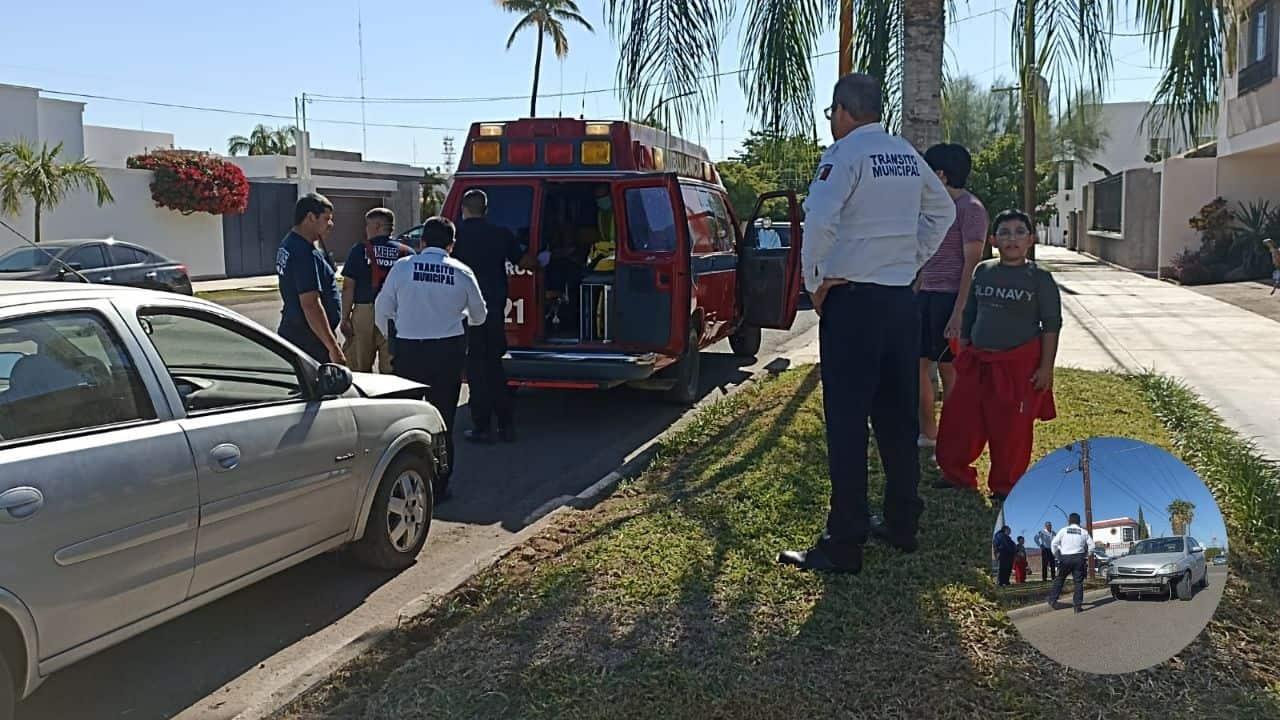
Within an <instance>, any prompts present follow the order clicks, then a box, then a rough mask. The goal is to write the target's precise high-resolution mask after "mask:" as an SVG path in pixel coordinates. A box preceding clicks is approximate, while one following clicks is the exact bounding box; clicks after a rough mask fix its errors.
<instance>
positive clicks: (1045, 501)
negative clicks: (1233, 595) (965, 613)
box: [991, 438, 1229, 674]
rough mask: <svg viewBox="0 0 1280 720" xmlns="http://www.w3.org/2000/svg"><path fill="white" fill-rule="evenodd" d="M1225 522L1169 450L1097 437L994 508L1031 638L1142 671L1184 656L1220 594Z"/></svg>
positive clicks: (1061, 652)
mask: <svg viewBox="0 0 1280 720" xmlns="http://www.w3.org/2000/svg"><path fill="white" fill-rule="evenodd" d="M1228 551H1229V543H1228V541H1227V530H1226V526H1225V525H1224V523H1223V520H1222V514H1221V513H1220V512H1219V511H1218V504H1217V502H1215V501H1214V499H1213V495H1212V493H1210V492H1209V488H1207V487H1206V486H1205V484H1204V482H1203V481H1201V480H1200V477H1199V476H1198V475H1196V473H1195V472H1194V471H1193V470H1191V468H1189V467H1187V466H1186V465H1184V464H1183V463H1182V462H1181V461H1180V460H1178V459H1177V458H1175V457H1174V456H1172V455H1170V454H1169V453H1167V452H1165V451H1164V450H1161V449H1160V448H1157V447H1155V446H1153V445H1149V444H1147V443H1143V442H1139V441H1136V440H1128V439H1124V438H1096V439H1092V440H1086V441H1083V442H1079V443H1076V444H1074V445H1071V446H1069V447H1066V448H1063V449H1061V450H1058V451H1057V452H1055V453H1052V454H1051V455H1049V456H1047V457H1045V458H1044V459H1043V460H1041V461H1040V462H1038V463H1036V465H1035V466H1034V467H1032V468H1031V469H1030V470H1028V471H1027V473H1026V474H1025V475H1023V476H1022V479H1020V480H1019V481H1018V484H1017V485H1016V486H1015V487H1014V489H1013V492H1012V493H1010V494H1009V497H1008V499H1007V500H1006V501H1005V502H1004V504H1003V506H1002V507H1001V509H1000V512H999V513H998V515H997V517H996V525H995V531H994V534H993V536H992V542H991V557H992V573H993V575H994V577H995V579H996V582H997V583H998V584H999V585H1000V586H1001V591H1002V592H1005V593H1008V594H1009V596H1010V597H1009V599H1010V600H1011V602H1008V603H1005V604H1006V606H1009V607H1012V608H1013V609H1011V610H1010V611H1009V617H1010V619H1011V620H1013V624H1014V625H1015V626H1016V627H1017V628H1018V631H1019V632H1020V633H1021V634H1022V637H1023V638H1024V639H1025V640H1026V641H1027V642H1029V643H1031V644H1032V645H1033V646H1034V647H1035V648H1036V649H1037V650H1039V651H1040V652H1041V653H1043V654H1045V655H1047V656H1048V657H1050V658H1052V659H1053V660H1056V661H1058V662H1059V663H1061V664H1063V665H1066V666H1067V667H1070V668H1073V669H1076V670H1082V671H1084V672H1090V673H1097V674H1116V673H1128V672H1136V671H1138V670H1144V669H1146V668H1149V667H1152V666H1153V665H1158V664H1160V663H1162V662H1164V661H1166V660H1168V659H1170V658H1172V657H1173V656H1174V655H1177V654H1178V653H1179V652H1181V651H1182V649H1183V648H1185V647H1186V646H1187V645H1188V644H1190V643H1191V641H1192V640H1194V639H1195V638H1196V637H1197V636H1198V635H1199V634H1200V633H1201V631H1203V630H1204V627H1205V625H1207V624H1208V623H1209V620H1210V618H1212V617H1213V613H1214V611H1215V610H1217V608H1218V602H1219V601H1220V600H1221V599H1222V590H1223V586H1224V585H1225V583H1226V581H1227V552H1228Z"/></svg>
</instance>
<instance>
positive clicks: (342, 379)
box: [316, 363, 355, 400]
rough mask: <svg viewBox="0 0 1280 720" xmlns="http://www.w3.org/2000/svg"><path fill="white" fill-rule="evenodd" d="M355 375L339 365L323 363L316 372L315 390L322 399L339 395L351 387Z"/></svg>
mask: <svg viewBox="0 0 1280 720" xmlns="http://www.w3.org/2000/svg"><path fill="white" fill-rule="evenodd" d="M353 382H355V377H354V376H352V374H351V371H350V370H348V369H347V368H345V367H343V366H341V365H335V364H333V363H325V364H323V365H321V366H320V369H319V371H318V372H317V373H316V391H317V392H318V393H319V394H320V398H321V399H322V400H328V399H331V398H336V397H340V396H341V395H344V394H345V393H346V392H347V391H348V390H350V389H351V385H352V383H353Z"/></svg>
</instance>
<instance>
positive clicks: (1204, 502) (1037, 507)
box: [1005, 438, 1227, 546]
mask: <svg viewBox="0 0 1280 720" xmlns="http://www.w3.org/2000/svg"><path fill="white" fill-rule="evenodd" d="M1089 446H1090V449H1089V458H1090V469H1091V472H1090V477H1091V485H1092V489H1093V519H1094V521H1095V522H1097V521H1101V520H1106V519H1111V518H1118V517H1126V516H1127V517H1131V518H1133V519H1135V520H1136V519H1137V517H1138V507H1139V506H1141V507H1142V511H1143V513H1144V514H1145V518H1144V519H1145V520H1146V521H1147V523H1148V524H1149V525H1150V526H1151V532H1152V534H1153V535H1166V534H1168V533H1169V532H1170V526H1169V518H1168V516H1167V513H1166V512H1165V508H1167V507H1168V506H1169V503H1170V502H1171V501H1172V500H1173V499H1175V498H1177V499H1183V500H1190V501H1191V502H1192V503H1193V504H1194V505H1195V506H1196V507H1195V516H1194V518H1193V519H1192V521H1191V536H1192V537H1194V538H1196V539H1197V540H1199V541H1200V542H1201V543H1204V544H1209V543H1212V542H1213V539H1214V538H1215V537H1216V538H1217V539H1218V542H1219V543H1220V544H1223V545H1224V546H1225V544H1226V542H1227V539H1226V538H1227V531H1226V528H1225V526H1224V525H1223V521H1222V515H1221V513H1220V512H1219V511H1218V505H1217V503H1216V502H1215V501H1214V499H1213V496H1212V495H1211V494H1210V492H1209V489H1208V488H1207V487H1205V484H1204V482H1202V481H1201V480H1200V478H1199V476H1197V475H1196V474H1195V472H1194V471H1192V470H1191V469H1190V468H1188V467H1187V466H1186V465H1184V464H1183V463H1182V462H1181V461H1180V460H1178V459H1177V458H1175V457H1174V456H1172V455H1170V454H1169V453H1167V452H1165V451H1164V450H1161V449H1159V448H1157V447H1154V446H1151V445H1147V444H1146V443H1142V442H1138V441H1136V440H1128V439H1122V438H1102V439H1095V440H1092V441H1090V443H1089ZM1079 462H1080V450H1079V445H1074V446H1072V447H1069V448H1064V449H1062V450H1058V451H1057V452H1054V453H1052V454H1051V455H1049V456H1048V457H1046V458H1044V459H1043V460H1041V461H1040V462H1038V463H1036V464H1035V465H1034V466H1033V467H1032V468H1031V469H1030V470H1029V471H1028V472H1027V474H1026V475H1024V476H1023V477H1022V479H1021V480H1019V481H1018V484H1017V485H1016V486H1015V487H1014V489H1013V493H1012V494H1011V495H1010V496H1009V499H1008V501H1007V502H1006V503H1005V524H1007V525H1008V526H1009V527H1010V529H1012V530H1013V535H1014V537H1017V536H1018V535H1025V536H1026V538H1027V544H1028V545H1033V544H1034V543H1033V541H1032V537H1033V536H1034V535H1035V533H1036V531H1037V530H1039V529H1040V528H1041V527H1043V526H1044V523H1045V521H1049V522H1052V523H1053V528H1054V530H1059V529H1061V528H1062V527H1063V526H1064V525H1065V524H1066V520H1065V518H1064V517H1063V513H1062V512H1061V511H1060V510H1059V509H1058V508H1056V507H1054V506H1055V505H1059V506H1061V508H1062V510H1065V511H1066V512H1067V513H1072V512H1078V513H1080V517H1081V518H1083V517H1084V495H1083V483H1082V474H1081V473H1080V471H1079V469H1078V468H1079Z"/></svg>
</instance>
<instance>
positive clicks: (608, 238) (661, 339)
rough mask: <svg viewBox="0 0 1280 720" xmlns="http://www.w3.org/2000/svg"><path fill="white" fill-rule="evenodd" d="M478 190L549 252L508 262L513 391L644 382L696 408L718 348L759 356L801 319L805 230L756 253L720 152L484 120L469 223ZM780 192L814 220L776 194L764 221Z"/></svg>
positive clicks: (459, 186)
mask: <svg viewBox="0 0 1280 720" xmlns="http://www.w3.org/2000/svg"><path fill="white" fill-rule="evenodd" d="M473 188H479V189H482V190H484V191H485V193H486V194H487V195H488V197H489V221H490V222H493V223H495V224H498V225H503V226H505V227H507V228H508V229H510V230H511V231H512V232H513V233H515V234H516V236H517V237H518V238H519V239H520V242H521V243H522V245H523V246H525V247H526V248H529V249H530V250H529V253H530V255H531V256H536V257H537V258H538V261H539V262H538V269H537V270H536V271H528V270H523V269H519V268H517V267H515V266H508V268H507V270H508V273H509V275H510V278H509V280H510V289H509V293H508V296H509V299H508V301H507V306H506V307H505V308H503V309H500V311H502V312H504V313H505V317H506V324H507V342H508V346H509V351H508V355H507V357H506V360H505V363H506V369H507V373H508V376H509V378H510V383H511V384H512V385H515V386H525V387H541V388H564V389H604V388H612V387H617V386H619V385H631V386H635V387H642V388H647V389H654V390H662V391H664V392H666V395H667V397H668V398H669V399H671V400H672V401H674V402H678V403H682V404H689V403H692V402H694V401H695V400H696V399H697V397H698V388H699V374H700V373H699V370H700V351H701V350H702V349H703V348H706V347H708V346H710V345H713V344H715V343H717V342H719V341H720V340H723V339H725V338H728V339H729V341H730V345H731V346H732V348H733V351H734V352H735V353H736V354H739V355H744V356H754V355H755V354H756V353H757V352H758V351H759V348H760V331H761V329H762V328H773V329H780V330H786V329H790V327H791V324H792V322H793V321H794V320H795V315H796V298H797V295H798V293H799V290H800V288H801V281H800V248H801V238H800V234H799V233H796V234H795V236H794V237H793V238H792V239H791V242H790V243H789V245H788V246H787V247H781V248H765V249H761V248H757V247H750V246H749V245H748V244H747V243H746V242H744V239H743V235H742V228H743V227H744V225H743V224H740V223H739V222H738V219H737V218H736V217H734V214H733V210H732V208H731V207H730V205H729V199H728V196H727V195H726V193H725V189H724V187H723V186H722V185H721V184H720V180H719V176H718V174H717V173H716V170H715V166H714V165H713V164H712V163H711V160H710V156H709V155H708V154H707V152H706V150H705V149H703V148H701V147H699V146H697V145H694V144H692V143H689V142H686V141H684V140H681V139H679V138H677V137H674V136H672V135H670V134H668V133H666V132H663V131H660V130H656V129H654V128H650V127H646V126H643V125H638V124H635V123H629V122H613V121H602V122H593V121H588V120H580V119H566V118H557V119H524V120H515V121H510V122H485V123H476V124H474V125H473V126H472V127H471V130H470V132H469V134H468V137H467V142H466V145H465V147H464V148H463V154H462V158H461V161H460V162H459V165H458V171H457V173H456V174H455V175H454V177H453V185H452V187H451V188H450V191H449V195H448V198H447V199H446V201H445V206H444V213H443V214H444V215H445V216H446V217H449V218H451V219H453V220H455V221H460V220H461V212H462V211H461V201H462V196H463V194H464V193H466V192H467V191H468V190H471V189H473ZM774 198H784V199H785V201H786V203H787V204H788V206H789V211H790V220H791V227H793V228H799V227H801V225H800V217H799V206H798V204H797V201H796V197H795V194H794V193H788V192H777V193H769V194H766V195H764V196H761V199H760V202H759V203H757V206H756V214H757V215H758V214H760V212H761V207H762V206H763V204H764V201H766V200H771V199H774ZM755 220H756V218H751V224H752V225H754V222H755ZM493 310H494V309H493V308H491V311H493Z"/></svg>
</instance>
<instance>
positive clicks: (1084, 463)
mask: <svg viewBox="0 0 1280 720" xmlns="http://www.w3.org/2000/svg"><path fill="white" fill-rule="evenodd" d="M1080 472H1081V473H1082V474H1083V475H1084V521H1085V531H1086V532H1088V533H1089V554H1088V559H1089V579H1090V580H1092V579H1093V578H1094V577H1095V575H1094V566H1093V488H1092V487H1091V486H1090V477H1089V441H1088V440H1081V441H1080Z"/></svg>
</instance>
